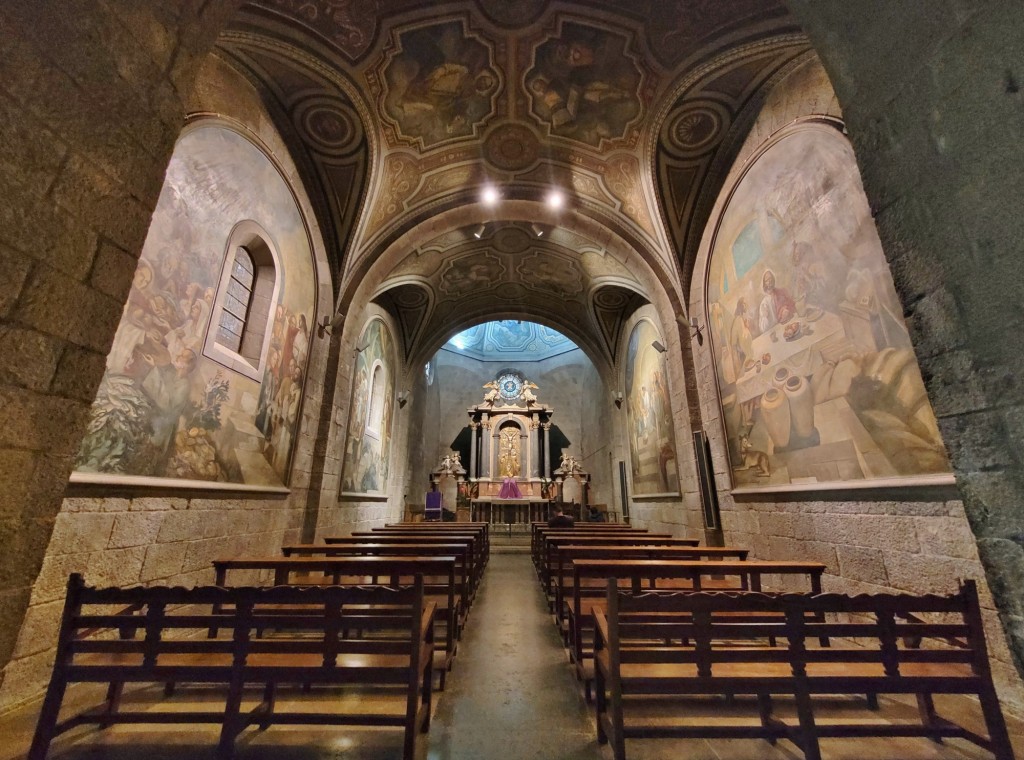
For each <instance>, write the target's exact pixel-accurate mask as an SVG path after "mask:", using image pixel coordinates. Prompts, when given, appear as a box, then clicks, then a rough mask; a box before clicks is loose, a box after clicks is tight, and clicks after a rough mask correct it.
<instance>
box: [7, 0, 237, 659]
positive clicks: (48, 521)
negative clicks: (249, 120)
mask: <svg viewBox="0 0 1024 760" xmlns="http://www.w3.org/2000/svg"><path fill="white" fill-rule="evenodd" d="M236 5H237V2H234V0H228V1H226V2H217V3H209V2H199V0H178V1H176V2H175V1H169V2H163V3H156V4H154V3H145V4H139V3H134V2H129V1H126V0H108V1H106V2H102V3H96V2H78V1H75V2H65V1H64V0H11V1H10V2H4V3H2V4H0V38H2V39H3V41H4V54H3V56H0V146H2V147H0V154H2V155H0V193H2V195H3V197H4V203H3V204H2V205H0V270H2V271H3V272H4V276H3V278H2V280H0V482H2V483H3V484H4V488H3V489H2V494H0V545H2V546H3V547H4V551H3V553H2V557H0V664H6V663H7V661H8V659H9V657H10V655H11V653H12V651H13V648H14V644H15V639H16V636H17V633H18V630H19V628H20V627H21V621H22V617H23V615H24V612H25V608H26V606H27V604H28V600H29V594H30V591H31V588H32V583H33V582H34V581H35V578H36V575H37V573H38V572H39V569H40V566H41V564H42V561H43V555H44V553H45V550H46V546H47V542H48V541H49V538H50V533H51V531H52V529H53V525H54V520H55V517H56V515H57V511H58V509H59V507H60V503H61V498H62V496H63V492H64V486H65V484H66V483H67V478H68V474H69V473H70V471H71V466H72V459H73V456H74V454H75V452H76V451H77V449H78V444H79V441H80V440H81V438H82V433H83V431H84V426H85V423H86V419H87V416H88V411H89V405H90V403H91V402H92V399H93V397H94V396H95V392H96V387H97V384H98V383H99V380H100V377H101V376H102V374H103V367H104V362H105V358H106V355H107V350H108V349H109V347H110V343H111V341H112V340H113V337H114V331H115V329H116V327H117V324H118V320H119V319H120V316H121V310H122V307H123V305H124V301H125V298H126V297H127V294H128V289H129V287H130V285H131V280H132V274H133V272H134V270H135V263H136V258H137V256H138V255H139V252H140V250H141V248H142V243H143V241H144V239H145V236H146V231H147V229H148V227H149V218H150V214H151V213H152V210H153V207H154V206H155V204H156V200H157V197H158V194H159V192H160V186H161V182H162V178H163V173H164V170H165V168H166V166H167V162H168V160H169V157H170V153H171V149H172V147H173V145H174V140H175V138H176V137H177V135H178V132H179V131H180V129H181V125H182V116H183V114H184V106H183V102H184V99H185V98H186V97H187V95H188V93H189V92H190V91H191V89H192V83H193V80H194V77H195V74H196V69H197V65H198V63H199V61H200V60H201V58H202V56H203V55H205V53H206V51H207V50H208V49H209V48H210V46H211V45H212V43H213V41H214V39H215V37H216V35H217V34H218V32H219V30H220V29H221V28H222V27H223V25H224V24H225V22H226V20H227V19H228V17H229V16H230V15H231V13H232V12H233V11H234V8H235V6H236Z"/></svg>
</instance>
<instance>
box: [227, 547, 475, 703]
mask: <svg viewBox="0 0 1024 760" xmlns="http://www.w3.org/2000/svg"><path fill="white" fill-rule="evenodd" d="M455 562H456V560H455V557H452V556H415V557H380V556H378V557H350V556H346V557H233V558H231V559H216V560H213V569H214V574H215V577H216V580H215V583H216V584H217V585H218V586H228V585H231V584H229V583H228V574H229V573H231V574H236V573H239V572H242V571H247V570H256V571H271V572H272V573H273V580H272V585H274V586H288V585H293V586H296V585H297V586H308V585H332V586H361V585H366V584H370V585H388V586H398V585H400V584H401V583H403V582H404V581H403V579H406V580H408V579H410V578H413V577H415V576H417V575H419V576H422V577H423V579H424V593H425V594H426V595H427V599H428V600H429V601H431V602H432V603H434V604H435V605H436V607H437V608H438V611H437V614H438V616H439V617H440V618H442V619H443V620H444V623H445V629H446V630H445V636H444V646H443V647H438V651H437V652H436V656H435V658H434V660H435V662H434V667H435V670H437V672H438V675H439V680H440V683H439V686H440V688H441V689H444V686H445V679H446V676H447V673H448V671H449V670H451V667H452V660H453V659H454V657H455V653H456V644H455V642H456V638H455V632H456V630H457V626H458V622H457V609H458V603H457V600H456V598H455V589H456V582H455ZM268 614H269V613H268Z"/></svg>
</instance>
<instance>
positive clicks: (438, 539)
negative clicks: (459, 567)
mask: <svg viewBox="0 0 1024 760" xmlns="http://www.w3.org/2000/svg"><path fill="white" fill-rule="evenodd" d="M374 543H386V544H391V545H410V546H412V545H422V544H431V545H437V546H445V545H456V546H461V547H463V548H464V549H465V550H466V551H467V553H468V555H469V565H468V568H469V581H470V585H469V601H470V604H472V601H473V597H474V596H475V594H476V590H477V587H478V586H479V585H480V580H481V576H482V574H483V567H482V566H481V565H480V563H479V561H478V560H479V557H478V555H477V551H476V548H477V545H478V543H477V539H476V538H475V537H473V536H450V535H438V536H433V535H422V534H417V535H412V536H410V535H398V534H388V535H385V536H379V535H377V534H372V533H371V534H369V535H362V536H327V537H325V538H324V544H325V545H327V546H361V545H363V544H374ZM456 554H457V553H456Z"/></svg>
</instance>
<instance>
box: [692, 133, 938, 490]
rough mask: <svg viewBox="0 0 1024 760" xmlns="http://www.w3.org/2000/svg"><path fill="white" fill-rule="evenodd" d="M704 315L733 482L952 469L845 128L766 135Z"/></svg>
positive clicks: (728, 214)
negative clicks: (727, 442)
mask: <svg viewBox="0 0 1024 760" xmlns="http://www.w3.org/2000/svg"><path fill="white" fill-rule="evenodd" d="M707 303H708V323H709V325H710V327H711V339H712V346H713V349H714V356H715V370H716V373H717V378H718V386H719V389H720V392H721V400H722V411H723V419H724V421H725V429H726V433H727V436H728V440H729V456H730V461H731V464H732V473H733V478H734V485H736V486H755V487H756V486H786V485H817V484H827V483H855V482H865V481H873V480H877V479H885V478H900V477H913V476H926V475H940V474H943V473H947V472H948V471H949V464H948V462H947V460H946V454H945V449H944V448H943V445H942V439H941V436H940V435H939V430H938V426H937V424H936V420H935V415H934V414H933V412H932V409H931V405H930V403H929V401H928V397H927V395H926V393H925V389H924V384H923V382H922V380H921V372H920V370H919V369H918V365H917V360H916V358H915V356H914V352H913V349H912V348H911V342H910V337H909V335H908V333H907V328H906V325H905V324H904V322H903V313H902V309H901V307H900V303H899V300H898V299H897V297H896V293H895V290H894V288H893V284H892V276H891V274H890V272H889V268H888V265H887V263H886V260H885V256H884V254H883V252H882V247H881V242H880V241H879V239H878V234H877V232H876V230H875V225H874V222H873V220H872V218H871V213H870V210H869V208H868V204H867V199H866V197H865V195H864V190H863V187H862V185H861V180H860V174H859V172H858V170H857V164H856V162H855V160H854V155H853V150H852V148H851V147H850V144H849V141H848V140H847V139H846V138H845V137H844V136H843V135H842V134H841V132H840V131H839V130H838V129H837V128H836V127H835V125H832V124H828V123H824V122H819V121H807V122H803V123H801V124H799V125H797V126H795V127H792V128H790V129H788V130H786V131H785V132H784V133H781V134H780V135H779V136H778V137H776V138H775V139H774V140H772V141H769V143H768V144H767V146H766V147H765V149H763V150H762V152H761V153H760V155H759V156H758V157H757V158H756V159H755V161H754V162H753V163H752V165H751V166H750V168H749V169H748V171H747V172H746V173H745V174H744V175H743V177H742V178H741V179H740V181H739V183H738V184H737V186H736V188H735V189H734V190H733V192H732V195H731V197H730V198H729V200H728V204H727V206H726V208H725V210H724V212H723V214H722V217H721V221H720V222H719V225H718V229H717V233H716V236H715V241H714V246H713V250H712V253H711V260H710V264H709V267H708V281H707Z"/></svg>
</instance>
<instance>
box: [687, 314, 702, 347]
mask: <svg viewBox="0 0 1024 760" xmlns="http://www.w3.org/2000/svg"><path fill="white" fill-rule="evenodd" d="M690 330H691V331H692V332H693V336H694V337H696V338H697V345H698V346H703V345H704V328H703V327H701V326H700V325H699V324H697V318H696V317H690Z"/></svg>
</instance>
